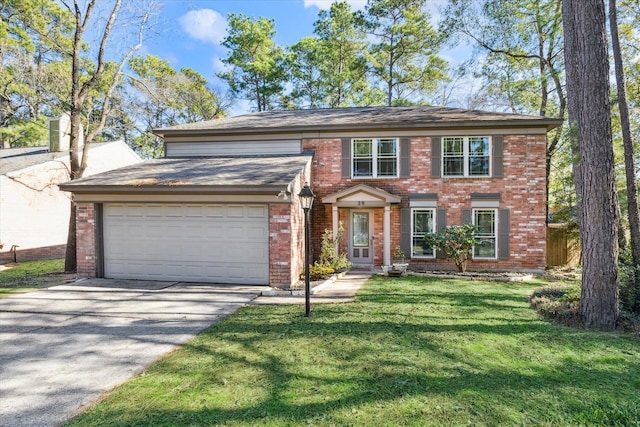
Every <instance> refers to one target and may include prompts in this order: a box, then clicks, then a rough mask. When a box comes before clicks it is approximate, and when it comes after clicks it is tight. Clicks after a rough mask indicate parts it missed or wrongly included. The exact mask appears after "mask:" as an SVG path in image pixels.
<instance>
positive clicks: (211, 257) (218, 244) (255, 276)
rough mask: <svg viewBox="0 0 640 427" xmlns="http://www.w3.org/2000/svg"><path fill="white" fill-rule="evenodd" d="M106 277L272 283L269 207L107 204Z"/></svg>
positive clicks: (105, 208)
mask: <svg viewBox="0 0 640 427" xmlns="http://www.w3.org/2000/svg"><path fill="white" fill-rule="evenodd" d="M102 224H103V233H102V236H103V254H104V277H106V278H114V279H144V280H171V281H183V282H208V283H235V284H255V285H266V284H269V207H268V205H267V204H200V203H194V204H187V203H181V204H177V203H176V204H173V203H105V204H104V205H103V213H102Z"/></svg>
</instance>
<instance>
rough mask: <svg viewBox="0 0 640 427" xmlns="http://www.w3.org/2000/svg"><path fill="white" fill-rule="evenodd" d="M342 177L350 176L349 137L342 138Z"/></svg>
mask: <svg viewBox="0 0 640 427" xmlns="http://www.w3.org/2000/svg"><path fill="white" fill-rule="evenodd" d="M342 177H343V178H351V138H342Z"/></svg>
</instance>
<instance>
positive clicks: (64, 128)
mask: <svg viewBox="0 0 640 427" xmlns="http://www.w3.org/2000/svg"><path fill="white" fill-rule="evenodd" d="M82 145H84V132H83V131H82V127H81V128H80V143H79V144H78V146H79V147H82ZM70 147H71V117H70V116H69V114H67V113H62V114H61V115H60V117H59V118H57V119H50V120H49V152H52V153H53V152H57V151H69V148H70Z"/></svg>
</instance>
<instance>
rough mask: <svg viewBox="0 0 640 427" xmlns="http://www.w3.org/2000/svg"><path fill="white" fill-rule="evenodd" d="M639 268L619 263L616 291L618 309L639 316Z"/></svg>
mask: <svg viewBox="0 0 640 427" xmlns="http://www.w3.org/2000/svg"><path fill="white" fill-rule="evenodd" d="M639 270H640V267H634V266H632V265H630V263H629V264H625V263H620V264H619V265H618V289H619V301H620V309H621V310H624V311H628V312H630V313H635V314H640V283H638V279H639V278H640V271H639Z"/></svg>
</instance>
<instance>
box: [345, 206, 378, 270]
mask: <svg viewBox="0 0 640 427" xmlns="http://www.w3.org/2000/svg"><path fill="white" fill-rule="evenodd" d="M350 225H351V226H350V227H349V230H350V233H349V237H350V239H349V254H350V258H349V259H350V260H351V262H352V263H353V264H354V265H364V264H366V265H371V264H373V214H372V212H371V211H360V210H357V211H351V220H350Z"/></svg>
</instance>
